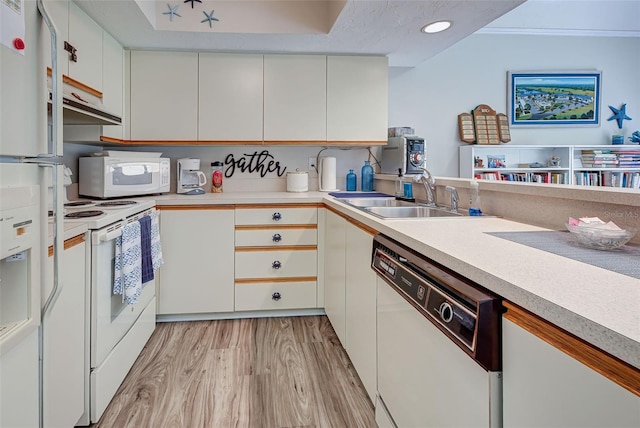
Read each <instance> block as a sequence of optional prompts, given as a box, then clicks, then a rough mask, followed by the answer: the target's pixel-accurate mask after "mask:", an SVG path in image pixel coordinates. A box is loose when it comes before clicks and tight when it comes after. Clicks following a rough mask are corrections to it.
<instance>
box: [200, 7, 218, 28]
mask: <svg viewBox="0 0 640 428" xmlns="http://www.w3.org/2000/svg"><path fill="white" fill-rule="evenodd" d="M213 12H214V11H213V9H211V13H207V12H205V11H204V10H203V11H202V13H204V16H206V18H205V19H203V20H202V21H200V23H201V24H202V23H205V22H208V23H209V28H211V22H212V21H220V20H219V19H218V18H216V17H214V16H213Z"/></svg>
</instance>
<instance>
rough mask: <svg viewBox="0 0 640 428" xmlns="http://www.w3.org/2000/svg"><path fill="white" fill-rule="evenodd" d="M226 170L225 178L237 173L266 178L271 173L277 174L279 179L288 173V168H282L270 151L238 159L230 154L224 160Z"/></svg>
mask: <svg viewBox="0 0 640 428" xmlns="http://www.w3.org/2000/svg"><path fill="white" fill-rule="evenodd" d="M224 164H225V170H224V176H225V177H227V178H229V177H232V176H233V174H235V173H236V171H240V172H248V173H249V174H254V173H256V174H260V177H264V176H266V175H267V174H269V173H271V172H275V173H276V174H277V175H278V177H282V175H283V174H284V173H285V172H286V170H287V167H286V166H284V167H283V166H281V165H280V162H278V161H276V160H275V158H274V157H273V155H272V154H271V153H269V151H268V150H263V151H261V152H258V151H257V150H256V151H255V152H253V153H244V154H243V155H242V156H241V157H239V158H237V159H236V157H235V156H234V155H233V154H232V153H231V154H228V155H227V157H226V158H225V160H224Z"/></svg>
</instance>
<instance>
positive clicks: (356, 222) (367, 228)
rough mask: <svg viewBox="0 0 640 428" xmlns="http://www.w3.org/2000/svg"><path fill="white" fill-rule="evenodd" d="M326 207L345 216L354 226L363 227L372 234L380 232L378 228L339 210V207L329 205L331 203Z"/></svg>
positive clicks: (325, 206)
mask: <svg viewBox="0 0 640 428" xmlns="http://www.w3.org/2000/svg"><path fill="white" fill-rule="evenodd" d="M324 208H325V209H327V210H328V211H331V212H332V213H334V214H336V215H338V216H340V217H342V218H344V219H345V220H347V221H348V222H349V223H351V224H353V225H354V226H356V227H357V228H359V229H362V230H363V231H365V232H367V233H369V234H371V235H377V234H378V233H380V232H379V231H378V230H377V229H374V228H372V227H371V226H368V225H366V224H364V223H362V222H360V221H358V220H356V219H354V218H353V217H350V216H348V215H347V214H344V213H342V212H340V211H338V210H337V209H335V208H333V207H331V206H329V205H324Z"/></svg>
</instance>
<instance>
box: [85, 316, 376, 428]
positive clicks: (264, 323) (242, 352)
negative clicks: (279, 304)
mask: <svg viewBox="0 0 640 428" xmlns="http://www.w3.org/2000/svg"><path fill="white" fill-rule="evenodd" d="M95 427H100V428H103V427H104V428H106V427H109V428H111V427H118V428H123V427H136V428H146V427H154V428H155V427H158V428H159V427H162V428H168V427H185V428H196V427H202V428H225V427H261V428H262V427H264V428H271V427H274V428H276V427H277V428H279V427H316V428H320V427H322V428H324V427H332V428H347V427H348V428H352V427H376V423H375V421H374V410H373V406H372V404H371V401H370V400H369V398H368V396H367V393H366V392H365V390H364V388H363V386H362V383H361V382H360V379H359V378H358V376H357V375H356V373H355V371H354V369H353V366H352V365H351V362H350V361H349V358H348V357H347V355H346V352H345V350H344V348H342V346H341V345H340V342H339V341H338V338H337V336H336V335H335V332H334V331H333V329H332V327H331V325H330V324H329V321H328V319H327V318H326V317H325V316H308V317H286V318H254V319H241V320H219V321H193V322H176V323H160V324H158V325H157V328H156V330H155V332H154V334H153V336H152V337H151V339H150V340H149V342H148V343H147V346H146V347H145V349H144V350H143V351H142V353H141V355H140V357H139V358H138V360H137V361H136V363H135V365H134V366H133V367H132V369H131V371H130V372H129V374H128V376H127V378H126V379H125V381H124V382H123V384H122V385H121V386H120V389H119V390H118V392H117V393H116V396H115V397H114V399H113V400H112V401H111V404H110V405H109V407H108V408H107V410H106V411H105V413H104V414H103V416H102V418H101V419H100V421H99V423H98V424H96V425H95Z"/></svg>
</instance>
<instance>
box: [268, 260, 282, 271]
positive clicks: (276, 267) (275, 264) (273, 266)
mask: <svg viewBox="0 0 640 428" xmlns="http://www.w3.org/2000/svg"><path fill="white" fill-rule="evenodd" d="M271 267H272V268H274V269H280V268H281V267H282V263H280V261H278V260H276V261H274V262H273V263H271Z"/></svg>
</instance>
